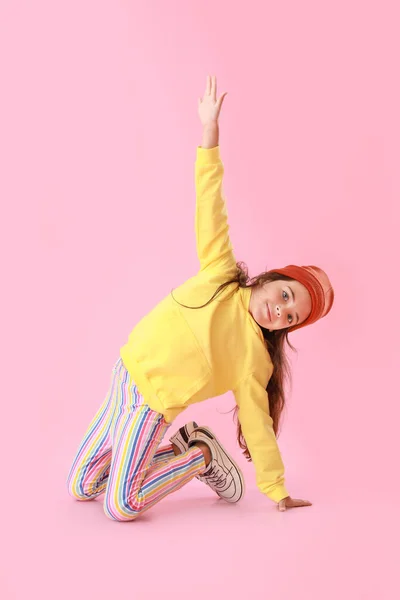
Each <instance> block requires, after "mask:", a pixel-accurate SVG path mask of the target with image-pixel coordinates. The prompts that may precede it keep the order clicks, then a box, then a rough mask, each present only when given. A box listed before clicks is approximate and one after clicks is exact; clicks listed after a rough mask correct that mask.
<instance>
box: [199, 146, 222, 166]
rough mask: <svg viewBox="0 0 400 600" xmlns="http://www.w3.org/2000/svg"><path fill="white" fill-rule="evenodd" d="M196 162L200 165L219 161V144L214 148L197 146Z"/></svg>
mask: <svg viewBox="0 0 400 600" xmlns="http://www.w3.org/2000/svg"><path fill="white" fill-rule="evenodd" d="M196 162H198V163H199V164H202V165H212V164H215V163H218V162H221V155H220V151H219V146H215V147H214V148H202V147H201V146H197V157H196Z"/></svg>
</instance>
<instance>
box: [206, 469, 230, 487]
mask: <svg viewBox="0 0 400 600" xmlns="http://www.w3.org/2000/svg"><path fill="white" fill-rule="evenodd" d="M205 479H206V481H207V483H208V484H212V485H214V486H215V487H219V486H221V485H223V484H224V483H225V481H226V473H224V472H223V470H222V469H221V468H220V467H219V465H216V466H214V467H212V469H211V471H210V473H209V474H208V475H207V476H206V477H205Z"/></svg>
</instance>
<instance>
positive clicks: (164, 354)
mask: <svg viewBox="0 0 400 600" xmlns="http://www.w3.org/2000/svg"><path fill="white" fill-rule="evenodd" d="M223 175H224V167H223V163H222V162H221V157H220V150H219V146H217V147H215V148H211V149H205V148H201V147H198V148H197V160H196V164H195V182H196V221H195V225H196V241H197V254H198V257H199V261H200V270H199V272H198V273H197V275H195V276H194V277H192V278H191V279H189V280H188V281H186V282H185V283H184V284H183V285H181V286H180V287H178V288H176V289H175V290H174V292H173V295H174V297H175V299H176V300H178V301H179V302H180V303H181V304H186V305H187V306H200V305H202V304H204V303H206V302H207V301H208V300H209V299H210V298H211V296H212V295H213V294H214V292H215V291H216V289H217V288H218V286H219V285H220V284H221V283H223V282H225V281H228V280H229V279H232V278H233V277H234V276H235V275H236V260H235V257H234V254H233V251H232V245H231V242H230V239H229V226H228V219H227V212H226V206H225V200H224V194H223V190H222V182H223ZM250 295H251V290H250V289H246V288H239V287H238V285H237V284H231V285H229V286H227V287H226V288H225V289H224V291H223V292H222V293H220V294H219V295H218V296H217V297H216V299H214V300H213V301H212V302H210V304H208V306H206V307H204V308H200V309H194V310H192V309H189V308H184V307H182V306H180V305H179V304H178V303H177V302H175V301H174V299H173V298H172V296H171V295H169V296H167V297H166V298H165V299H164V300H162V301H161V302H160V303H159V304H158V305H157V306H156V307H155V308H154V309H153V310H152V311H151V312H150V313H148V314H147V315H146V316H145V317H144V318H143V319H142V320H141V321H140V322H139V323H138V324H137V325H136V326H135V328H134V329H133V331H132V332H131V333H130V335H129V339H128V342H127V343H126V344H125V345H124V346H123V347H122V348H121V351H120V354H121V358H122V361H123V363H124V365H125V367H126V369H127V370H128V371H129V373H130V374H131V376H132V379H133V380H134V381H135V383H136V385H137V387H138V389H139V391H140V393H141V394H142V395H143V397H144V398H145V401H146V403H147V404H148V405H149V406H150V407H151V408H152V409H153V410H155V411H157V412H159V413H161V414H163V415H164V417H165V419H166V421H167V422H168V423H171V422H172V421H173V419H174V418H175V417H176V416H177V415H178V414H179V413H181V412H182V411H183V410H185V408H187V407H188V406H189V405H190V404H193V403H195V402H202V401H203V400H207V399H208V398H212V397H215V396H219V395H221V394H225V393H226V392H228V391H229V390H232V391H233V393H234V396H235V400H236V403H237V405H238V407H239V413H238V418H239V421H240V424H241V426H242V431H243V435H244V438H245V440H246V443H247V446H248V448H249V451H250V455H251V458H252V461H253V463H254V467H255V470H256V478H257V485H258V487H259V489H260V490H261V492H263V493H264V494H266V495H267V496H268V497H269V498H271V500H274V501H275V502H279V500H281V499H282V498H284V497H286V496H288V495H289V494H288V492H287V490H286V488H285V485H284V467H283V463H282V459H281V456H280V452H279V449H278V446H277V442H276V438H275V434H274V431H273V427H272V419H271V417H270V416H269V406H268V395H267V392H266V387H267V384H268V381H269V379H270V377H271V374H272V371H273V365H272V362H271V358H270V356H269V353H268V351H267V349H266V347H265V343H264V338H263V335H262V331H261V329H260V327H259V326H258V324H257V323H256V321H255V320H254V319H253V317H252V316H251V314H250V313H249V310H248V308H249V303H250Z"/></svg>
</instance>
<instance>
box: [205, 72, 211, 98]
mask: <svg viewBox="0 0 400 600" xmlns="http://www.w3.org/2000/svg"><path fill="white" fill-rule="evenodd" d="M206 94H208V95H210V94H211V77H210V76H209V75H207V83H206Z"/></svg>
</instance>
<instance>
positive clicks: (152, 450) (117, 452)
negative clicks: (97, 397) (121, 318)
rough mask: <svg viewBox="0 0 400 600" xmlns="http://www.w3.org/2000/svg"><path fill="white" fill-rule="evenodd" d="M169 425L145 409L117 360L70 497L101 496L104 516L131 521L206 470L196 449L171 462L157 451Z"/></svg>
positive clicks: (71, 478)
mask: <svg viewBox="0 0 400 600" xmlns="http://www.w3.org/2000/svg"><path fill="white" fill-rule="evenodd" d="M168 427H169V424H168V423H167V422H166V421H165V419H164V417H163V415H161V414H159V413H157V412H155V411H154V410H152V409H151V408H150V407H149V406H147V405H146V404H145V403H144V400H143V396H141V394H140V393H139V391H138V389H137V387H136V385H135V383H134V382H133V381H132V380H131V378H130V375H129V373H128V371H127V370H126V369H125V367H124V364H123V362H122V360H121V358H119V359H118V360H117V362H116V363H115V365H114V367H113V371H112V378H111V385H110V389H109V391H108V394H107V396H106V399H105V401H104V402H103V404H102V406H101V407H100V408H99V410H98V411H97V413H96V415H95V416H94V418H93V420H92V422H91V423H90V425H89V428H88V430H87V432H86V434H85V436H84V438H83V440H82V442H81V444H80V446H79V449H78V452H77V454H76V457H75V459H74V461H73V463H72V466H71V469H70V472H69V475H68V480H67V484H68V491H69V493H70V494H71V496H73V497H74V498H77V499H78V500H92V499H93V498H96V497H97V496H99V495H100V494H102V493H104V492H105V498H104V512H105V514H106V515H107V516H108V517H109V518H110V519H114V520H117V521H131V520H133V519H135V518H136V517H138V516H139V515H140V514H141V513H143V512H145V511H146V510H148V509H149V508H151V507H152V506H154V504H156V503H157V502H159V501H160V500H162V499H163V498H165V496H167V495H168V494H171V493H172V492H175V491H176V490H179V489H180V488H181V487H182V486H184V485H185V484H186V483H188V482H189V481H190V480H191V479H193V478H194V477H195V476H196V475H198V474H200V473H203V472H204V471H205V468H206V464H205V460H204V457H203V453H202V452H201V450H200V449H199V448H197V447H196V446H194V447H192V448H190V449H189V450H188V451H187V452H185V453H184V454H179V455H178V456H175V454H174V451H173V449H172V446H171V445H169V446H164V447H159V446H160V443H161V441H162V438H163V436H164V434H165V432H166V431H167V429H168Z"/></svg>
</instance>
